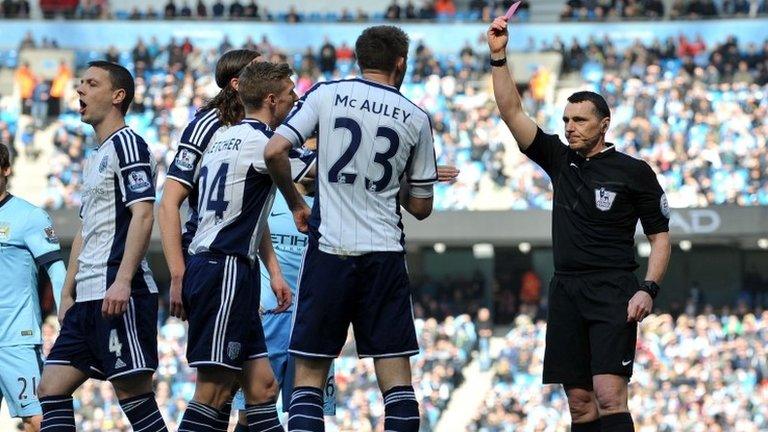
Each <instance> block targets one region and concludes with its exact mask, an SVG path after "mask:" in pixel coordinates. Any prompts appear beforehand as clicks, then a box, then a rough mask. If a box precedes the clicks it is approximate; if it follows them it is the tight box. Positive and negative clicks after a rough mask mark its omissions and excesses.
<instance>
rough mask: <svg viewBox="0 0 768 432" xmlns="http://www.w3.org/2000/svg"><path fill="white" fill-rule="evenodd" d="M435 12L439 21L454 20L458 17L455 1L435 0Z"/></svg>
mask: <svg viewBox="0 0 768 432" xmlns="http://www.w3.org/2000/svg"><path fill="white" fill-rule="evenodd" d="M435 12H436V13H437V17H438V18H439V19H453V17H455V16H456V5H455V4H453V0H435Z"/></svg>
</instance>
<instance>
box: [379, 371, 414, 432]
mask: <svg viewBox="0 0 768 432" xmlns="http://www.w3.org/2000/svg"><path fill="white" fill-rule="evenodd" d="M373 367H374V368H375V370H376V379H377V380H378V382H379V389H381V393H382V395H383V396H384V430H387V431H397V432H401V431H402V432H418V430H419V421H420V417H419V402H418V401H417V400H416V395H415V394H414V392H413V385H412V384H411V360H410V358H409V357H393V358H379V359H374V360H373Z"/></svg>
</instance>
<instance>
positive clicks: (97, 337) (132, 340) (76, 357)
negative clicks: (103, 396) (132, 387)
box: [45, 294, 157, 380]
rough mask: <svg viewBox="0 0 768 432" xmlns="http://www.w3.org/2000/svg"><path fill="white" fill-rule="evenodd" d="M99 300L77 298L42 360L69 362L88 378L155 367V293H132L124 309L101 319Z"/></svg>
mask: <svg viewBox="0 0 768 432" xmlns="http://www.w3.org/2000/svg"><path fill="white" fill-rule="evenodd" d="M101 305H102V300H92V301H85V302H77V303H75V304H74V305H72V307H71V308H70V309H69V310H68V311H67V314H66V315H65V316H64V322H63V323H62V325H61V332H60V333H59V337H58V338H57V339H56V342H55V343H54V344H53V348H51V352H50V354H48V358H47V359H46V361H45V364H47V365H49V364H50V365H57V364H59V365H69V366H73V367H76V368H77V369H80V370H81V371H83V372H85V373H86V374H87V375H89V376H90V377H92V378H96V379H101V380H103V379H108V380H111V379H113V378H118V377H122V376H126V375H131V374H135V373H139V372H153V371H154V370H155V369H156V368H157V294H138V295H132V296H131V299H130V302H129V303H128V310H127V311H126V312H125V313H124V314H123V315H122V316H120V317H117V318H111V319H105V318H104V317H103V316H102V315H101Z"/></svg>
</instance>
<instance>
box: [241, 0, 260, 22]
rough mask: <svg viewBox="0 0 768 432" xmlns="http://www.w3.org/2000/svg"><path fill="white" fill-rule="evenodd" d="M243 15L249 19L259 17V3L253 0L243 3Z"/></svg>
mask: <svg viewBox="0 0 768 432" xmlns="http://www.w3.org/2000/svg"><path fill="white" fill-rule="evenodd" d="M243 15H244V16H245V17H246V18H250V19H260V18H261V15H259V5H257V4H256V2H255V1H254V0H251V2H250V3H248V4H247V5H245V12H243Z"/></svg>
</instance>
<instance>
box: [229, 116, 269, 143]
mask: <svg viewBox="0 0 768 432" xmlns="http://www.w3.org/2000/svg"><path fill="white" fill-rule="evenodd" d="M237 126H238V127H240V128H243V129H245V130H247V131H253V132H252V133H251V136H252V137H255V138H257V139H261V138H267V139H269V138H272V135H274V131H273V130H272V129H271V128H270V127H269V126H268V125H266V124H265V123H262V122H260V121H259V120H255V119H250V118H247V119H243V120H242V121H241V122H240V123H238V124H237Z"/></svg>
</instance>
